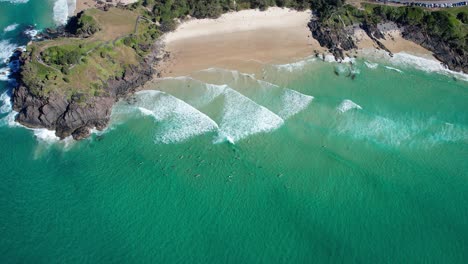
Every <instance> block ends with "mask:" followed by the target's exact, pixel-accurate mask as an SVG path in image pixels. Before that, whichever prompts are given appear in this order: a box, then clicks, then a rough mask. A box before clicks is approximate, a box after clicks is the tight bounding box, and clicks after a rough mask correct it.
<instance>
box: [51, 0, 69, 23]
mask: <svg viewBox="0 0 468 264" xmlns="http://www.w3.org/2000/svg"><path fill="white" fill-rule="evenodd" d="M67 20H68V3H67V0H57V1H56V2H55V3H54V21H55V24H57V25H64V24H66V23H67Z"/></svg>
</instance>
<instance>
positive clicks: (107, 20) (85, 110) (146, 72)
mask: <svg viewBox="0 0 468 264" xmlns="http://www.w3.org/2000/svg"><path fill="white" fill-rule="evenodd" d="M311 2H312V6H311V7H312V9H313V13H314V14H313V17H312V19H311V21H310V22H309V23H308V27H309V29H310V32H311V33H312V36H313V37H314V38H315V39H316V40H317V41H318V42H319V43H320V45H321V46H323V47H326V48H328V50H329V51H330V52H331V53H332V54H333V55H334V56H335V58H336V59H337V60H342V59H344V58H345V57H346V56H349V55H348V54H346V51H351V50H355V49H357V48H358V45H357V44H356V42H355V40H354V38H353V34H354V30H355V29H356V28H360V29H362V30H363V31H364V32H365V34H367V36H368V37H369V38H370V39H371V40H372V41H373V42H374V43H375V44H376V46H377V47H379V48H380V49H382V50H386V51H388V52H390V50H389V49H387V47H386V46H385V45H384V44H383V41H382V40H383V39H385V34H383V32H381V31H380V30H379V25H381V24H384V23H387V22H389V21H392V22H394V23H395V24H396V25H398V26H399V27H400V28H401V31H402V32H403V33H402V36H403V38H405V39H408V40H411V41H413V42H415V43H417V44H420V45H421V46H423V47H425V48H427V49H429V50H430V51H432V52H433V53H434V55H435V57H436V58H437V59H439V60H440V61H442V62H443V63H444V64H445V65H447V67H448V68H450V69H452V70H456V71H463V72H465V73H466V72H468V58H467V54H468V52H467V48H466V47H467V46H466V35H467V34H466V33H467V32H466V24H464V23H465V22H462V21H461V20H460V19H458V16H454V15H453V14H450V13H444V12H440V11H435V12H429V11H424V10H422V9H415V8H407V7H403V8H393V7H383V6H375V5H366V6H365V8H363V9H357V8H356V7H353V6H351V5H344V4H343V2H342V1H338V0H336V1H326V2H324V1H319V0H312V1H311ZM242 3H243V4H242V5H241V3H240V2H239V5H235V6H230V5H226V6H220V5H217V4H216V3H215V2H213V3H212V4H213V5H214V6H216V7H218V8H207V7H206V6H204V5H198V4H196V5H192V4H193V3H192V4H191V2H187V5H186V6H178V5H175V4H174V6H171V7H164V8H163V7H161V5H160V2H159V1H156V2H151V1H144V2H141V1H140V2H137V3H135V4H133V5H131V6H130V7H118V8H116V7H110V6H106V7H105V8H102V9H88V10H86V11H84V12H82V13H80V14H78V15H77V16H76V17H73V18H72V19H71V20H70V21H69V23H68V25H67V26H66V27H65V28H64V29H62V30H63V31H61V30H58V31H53V30H52V31H49V32H48V34H44V39H45V40H44V41H37V42H33V43H30V44H29V45H28V47H27V50H26V51H25V52H23V55H22V56H21V60H20V61H21V71H20V73H19V75H18V86H17V87H16V88H15V89H14V91H13V96H12V100H13V108H14V110H15V111H17V112H18V115H17V117H16V121H17V122H19V123H21V124H23V125H25V126H27V127H30V128H47V129H50V130H54V131H55V132H56V135H57V136H58V137H59V138H61V139H63V138H66V137H69V136H72V137H73V138H74V139H77V140H79V139H82V138H85V137H87V136H89V134H90V131H91V130H92V129H94V128H96V129H98V130H102V129H104V128H105V127H107V125H108V123H109V121H110V115H111V110H112V106H113V105H114V103H115V102H116V101H118V100H119V99H121V98H123V97H125V96H127V95H128V94H131V93H132V92H134V91H135V89H136V88H138V87H140V86H142V85H143V84H145V83H146V82H147V81H149V80H151V79H152V78H153V77H154V76H155V75H157V74H158V72H157V71H156V70H155V68H154V67H153V66H154V65H155V64H157V63H158V62H159V61H160V60H162V58H163V56H164V53H163V52H162V47H161V46H162V44H160V39H159V38H160V36H161V35H162V34H163V33H164V32H167V31H171V30H173V29H174V28H176V26H177V25H176V22H175V21H176V19H178V18H184V17H188V16H193V17H195V18H205V17H217V16H219V15H220V14H221V13H222V12H226V11H229V10H241V9H242V8H244V9H246V8H252V7H258V8H260V9H263V8H266V7H268V5H266V6H263V5H254V4H253V3H256V2H255V1H253V2H252V5H251V3H250V1H247V0H246V1H243V2H242ZM247 3H249V4H248V5H247ZM291 3H292V2H291ZM294 3H296V2H294ZM272 4H275V3H272ZM182 7H183V8H182ZM292 7H293V8H297V9H301V10H302V9H304V8H307V7H308V6H303V5H300V4H298V3H296V4H295V5H294V6H292ZM178 8H180V10H179V9H178ZM441 21H442V22H443V23H442V22H441ZM439 24H440V25H439ZM390 55H391V52H390Z"/></svg>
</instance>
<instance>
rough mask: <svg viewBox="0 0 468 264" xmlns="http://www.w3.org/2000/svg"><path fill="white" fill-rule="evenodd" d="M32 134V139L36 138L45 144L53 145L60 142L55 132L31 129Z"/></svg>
mask: <svg viewBox="0 0 468 264" xmlns="http://www.w3.org/2000/svg"><path fill="white" fill-rule="evenodd" d="M32 131H33V133H34V137H36V138H37V139H38V140H39V141H43V142H46V143H55V142H58V141H60V138H59V137H57V136H56V135H55V131H53V130H48V129H45V128H35V129H32Z"/></svg>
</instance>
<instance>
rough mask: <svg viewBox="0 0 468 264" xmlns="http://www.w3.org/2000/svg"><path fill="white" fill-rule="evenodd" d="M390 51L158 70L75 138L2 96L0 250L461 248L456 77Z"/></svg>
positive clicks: (466, 194)
mask: <svg viewBox="0 0 468 264" xmlns="http://www.w3.org/2000/svg"><path fill="white" fill-rule="evenodd" d="M30 1H33V0H30ZM0 5H1V4H0ZM365 62H367V64H366V63H365ZM370 63H377V66H375V64H370ZM368 64H370V65H371V66H370V67H369V65H368ZM405 65H406V64H397V63H392V62H385V61H382V60H379V59H369V61H364V60H358V61H356V63H355V65H354V66H352V67H351V66H349V64H337V63H327V62H321V61H319V60H315V59H308V60H306V61H304V62H299V63H295V64H291V65H282V66H278V65H269V66H266V67H265V69H264V72H263V75H262V76H248V75H243V74H240V73H238V72H232V71H227V70H222V69H210V70H206V71H201V72H198V73H194V74H193V76H192V78H175V79H174V78H172V79H164V80H158V81H155V82H154V83H153V84H151V85H149V87H152V88H154V89H155V90H157V91H150V92H148V91H145V92H139V93H137V94H136V95H135V96H134V98H131V99H129V100H127V101H122V102H120V103H119V104H118V105H117V106H116V107H115V108H114V111H113V115H112V124H111V126H110V128H109V129H108V130H107V131H106V132H104V133H103V134H94V135H93V136H92V137H91V138H90V139H87V140H84V141H80V142H75V143H73V142H69V141H67V142H60V143H57V142H55V141H54V137H53V135H51V134H50V133H45V132H44V131H29V130H26V129H24V128H22V127H11V126H10V125H8V121H7V120H6V118H7V115H8V112H6V113H3V114H1V115H0V117H2V120H1V121H0V123H1V125H0V149H2V150H3V154H2V157H1V158H0V168H2V171H3V173H1V176H0V177H1V180H2V184H1V185H0V212H2V214H0V227H1V230H2V237H1V238H0V262H1V263H18V262H25V263H83V262H92V263H95V262H103V263H115V262H123V263H154V262H165V263H167V262H171V263H172V262H192V263H206V262H212V263H219V262H228V263H239V262H244V263H245V262H248V263H257V262H261V263H294V262H299V263H300V262H305V263H310V262H318V263H330V262H354V263H381V262H392V263H402V262H404V263H415V262H416V263H419V262H430V263H466V262H467V260H468V252H467V250H466V249H467V248H468V239H467V238H468V210H467V209H468V173H467V172H468V163H467V162H466V160H467V157H468V111H467V110H468V109H467V104H466V102H467V99H468V92H467V91H468V90H467V88H468V85H467V82H464V81H462V80H460V79H456V78H455V79H454V78H453V77H452V76H447V75H444V74H438V73H435V72H426V71H423V70H418V69H415V68H413V67H417V65H412V66H405ZM385 66H388V67H389V68H395V69H398V70H399V71H395V70H392V69H389V68H386V67H385ZM335 72H337V73H338V76H337V75H336V74H335ZM353 74H354V75H355V78H354V79H352V78H351V76H352V75H353ZM347 76H348V77H347ZM0 104H2V103H0ZM1 106H3V104H2V105H1Z"/></svg>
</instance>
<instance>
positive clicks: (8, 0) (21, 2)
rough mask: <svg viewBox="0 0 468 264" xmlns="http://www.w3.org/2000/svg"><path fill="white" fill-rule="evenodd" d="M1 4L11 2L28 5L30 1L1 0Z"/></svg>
mask: <svg viewBox="0 0 468 264" xmlns="http://www.w3.org/2000/svg"><path fill="white" fill-rule="evenodd" d="M0 2H9V3H12V4H26V3H27V2H29V0H0Z"/></svg>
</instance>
